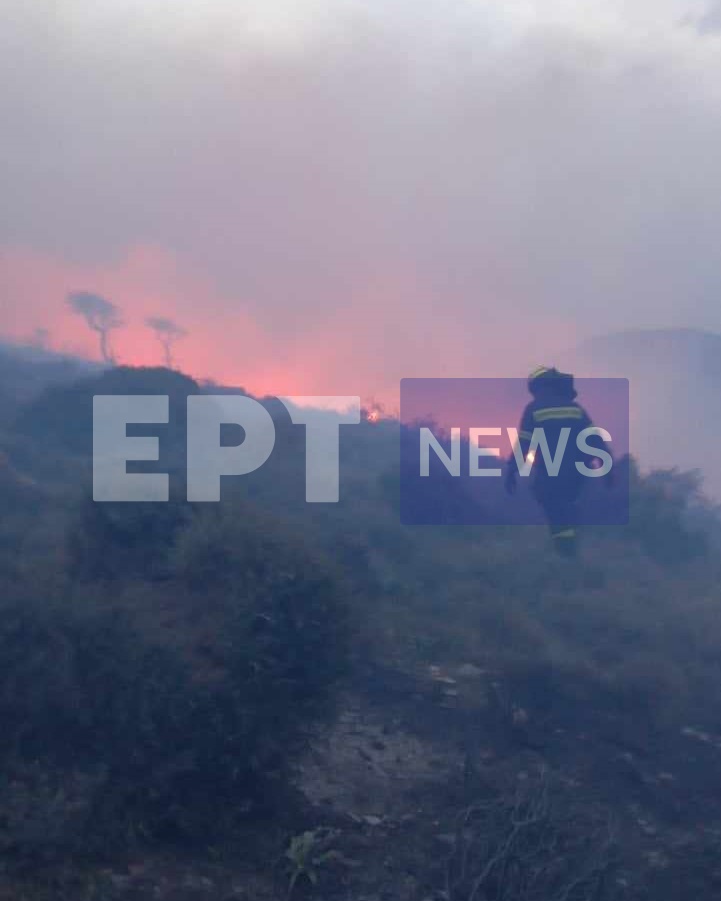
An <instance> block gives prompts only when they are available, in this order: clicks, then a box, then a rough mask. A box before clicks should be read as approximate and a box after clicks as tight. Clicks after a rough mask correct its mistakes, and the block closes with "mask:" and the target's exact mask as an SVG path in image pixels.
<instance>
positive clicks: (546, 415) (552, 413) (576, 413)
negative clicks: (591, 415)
mask: <svg viewBox="0 0 721 901" xmlns="http://www.w3.org/2000/svg"><path fill="white" fill-rule="evenodd" d="M582 417H583V412H582V411H581V408H580V407H544V408H543V409H542V410H536V411H535V412H534V414H533V418H534V420H535V421H536V422H543V421H544V420H546V419H581V418H582Z"/></svg>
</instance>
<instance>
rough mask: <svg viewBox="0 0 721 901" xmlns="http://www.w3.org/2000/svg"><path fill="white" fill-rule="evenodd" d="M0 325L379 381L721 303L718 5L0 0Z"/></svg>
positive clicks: (234, 363) (254, 375)
mask: <svg viewBox="0 0 721 901" xmlns="http://www.w3.org/2000/svg"><path fill="white" fill-rule="evenodd" d="M0 13H2V18H3V21H4V24H3V28H2V29H1V30H0V80H1V81H2V84H3V86H4V90H3V92H2V94H1V95H0V122H1V123H2V131H1V134H2V163H3V165H2V170H1V171H2V177H3V185H2V213H1V214H0V332H2V333H3V334H5V335H10V336H13V337H14V338H17V339H21V338H23V337H26V336H28V335H30V334H31V333H32V332H33V330H34V329H36V328H38V327H45V328H48V329H49V330H50V333H51V340H52V342H53V343H54V346H56V347H58V348H62V349H72V350H76V351H79V352H84V353H88V354H95V353H96V347H95V342H94V341H93V340H92V336H90V335H88V334H86V330H85V329H84V327H83V325H82V323H81V322H80V321H79V320H76V319H74V318H73V317H72V315H71V314H70V313H69V311H68V310H67V309H66V307H65V305H64V297H65V295H66V294H67V292H69V291H77V290H85V291H92V292H96V293H99V294H102V295H104V296H106V297H108V298H109V299H111V300H113V301H114V302H115V303H117V304H118V305H119V306H120V307H121V308H122V309H123V311H124V315H125V317H126V319H127V321H128V327H127V328H126V329H125V330H124V331H123V332H120V333H119V334H118V337H117V340H116V349H117V352H118V355H119V357H120V358H121V359H122V360H124V361H130V362H155V361H158V360H159V359H160V353H159V349H158V348H157V346H156V345H155V344H154V343H153V341H152V339H151V338H150V336H149V335H147V334H146V331H145V330H144V329H143V326H142V323H143V320H144V318H145V317H146V316H148V315H159V316H168V317H171V318H174V319H175V320H177V321H178V322H179V323H180V324H182V325H183V326H184V327H185V328H186V329H187V330H188V332H189V335H188V337H187V338H186V339H184V341H183V342H182V343H179V344H178V347H177V358H178V361H179V362H180V363H181V364H182V365H183V366H184V368H186V369H188V370H190V371H191V372H192V373H193V374H196V375H199V376H205V375H207V376H214V377H216V378H218V379H221V380H224V381H231V382H234V383H240V384H244V385H246V386H247V387H250V388H251V389H254V390H256V391H269V392H273V393H283V394H300V393H304V394H317V393H327V394H356V393H359V394H362V395H366V396H367V395H376V396H379V397H383V398H389V397H392V396H393V394H394V386H396V384H397V381H398V379H399V378H400V377H402V376H412V375H426V376H432V375H447V376H450V375H456V376H462V375H494V374H497V375H517V374H523V373H525V371H526V370H527V369H528V368H529V367H530V366H531V365H533V364H534V363H536V362H543V361H544V360H546V359H547V357H548V354H549V353H550V352H551V351H552V350H554V349H556V348H563V347H565V346H567V345H569V344H573V343H575V342H576V340H577V339H578V338H583V337H586V336H589V335H592V334H598V333H603V332H606V331H612V330H617V329H621V328H626V327H642V326H675V325H686V326H695V327H701V328H708V329H713V330H721V301H720V298H721V255H720V254H719V246H718V245H719V240H720V238H719V236H720V235H721V174H719V173H720V170H719V162H718V161H719V160H720V159H721V113H720V112H719V111H720V110H721V3H720V2H715V3H712V2H709V0H698V2H696V0H685V2H681V0H543V2H541V0H533V2H532V0H485V2H481V0H423V2H418V0H414V2H410V0H253V2H243V0H186V2H183V0H93V2H88V0H55V2H50V0H24V2H23V3H18V2H17V0H0Z"/></svg>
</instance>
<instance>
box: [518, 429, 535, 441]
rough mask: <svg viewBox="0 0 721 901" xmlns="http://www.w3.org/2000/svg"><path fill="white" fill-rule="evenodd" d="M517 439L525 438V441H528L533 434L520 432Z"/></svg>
mask: <svg viewBox="0 0 721 901" xmlns="http://www.w3.org/2000/svg"><path fill="white" fill-rule="evenodd" d="M518 437H519V438H525V439H526V440H527V441H530V440H531V438H533V433H532V432H525V431H520V432H519V433H518Z"/></svg>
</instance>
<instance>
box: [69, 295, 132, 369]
mask: <svg viewBox="0 0 721 901" xmlns="http://www.w3.org/2000/svg"><path fill="white" fill-rule="evenodd" d="M67 302H68V306H69V307H70V309H71V310H72V311H73V312H74V313H77V314H78V315H79V316H82V317H83V319H84V320H85V322H86V323H87V325H88V326H89V327H90V328H91V329H92V330H93V331H94V332H97V334H98V336H99V337H100V355H101V357H102V358H103V361H104V362H105V363H110V364H111V365H113V366H114V365H115V354H114V353H113V350H112V347H111V346H110V340H109V335H110V332H111V331H112V330H113V329H116V328H120V327H121V326H122V325H123V324H124V323H123V320H122V318H121V316H120V310H119V309H118V307H116V306H115V304H114V303H112V302H111V301H109V300H106V299H105V298H104V297H100V295H99V294H90V293H88V292H87V291H76V292H74V293H73V294H68V297H67Z"/></svg>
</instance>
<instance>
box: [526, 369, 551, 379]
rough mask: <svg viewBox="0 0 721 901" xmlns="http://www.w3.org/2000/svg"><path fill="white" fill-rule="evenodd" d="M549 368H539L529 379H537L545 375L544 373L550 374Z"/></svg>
mask: <svg viewBox="0 0 721 901" xmlns="http://www.w3.org/2000/svg"><path fill="white" fill-rule="evenodd" d="M548 371H549V369H548V366H538V367H537V368H536V369H534V370H533V372H532V373H531V374H530V375H529V376H528V378H529V379H537V378H538V376H539V375H543V373H544V372H548Z"/></svg>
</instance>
